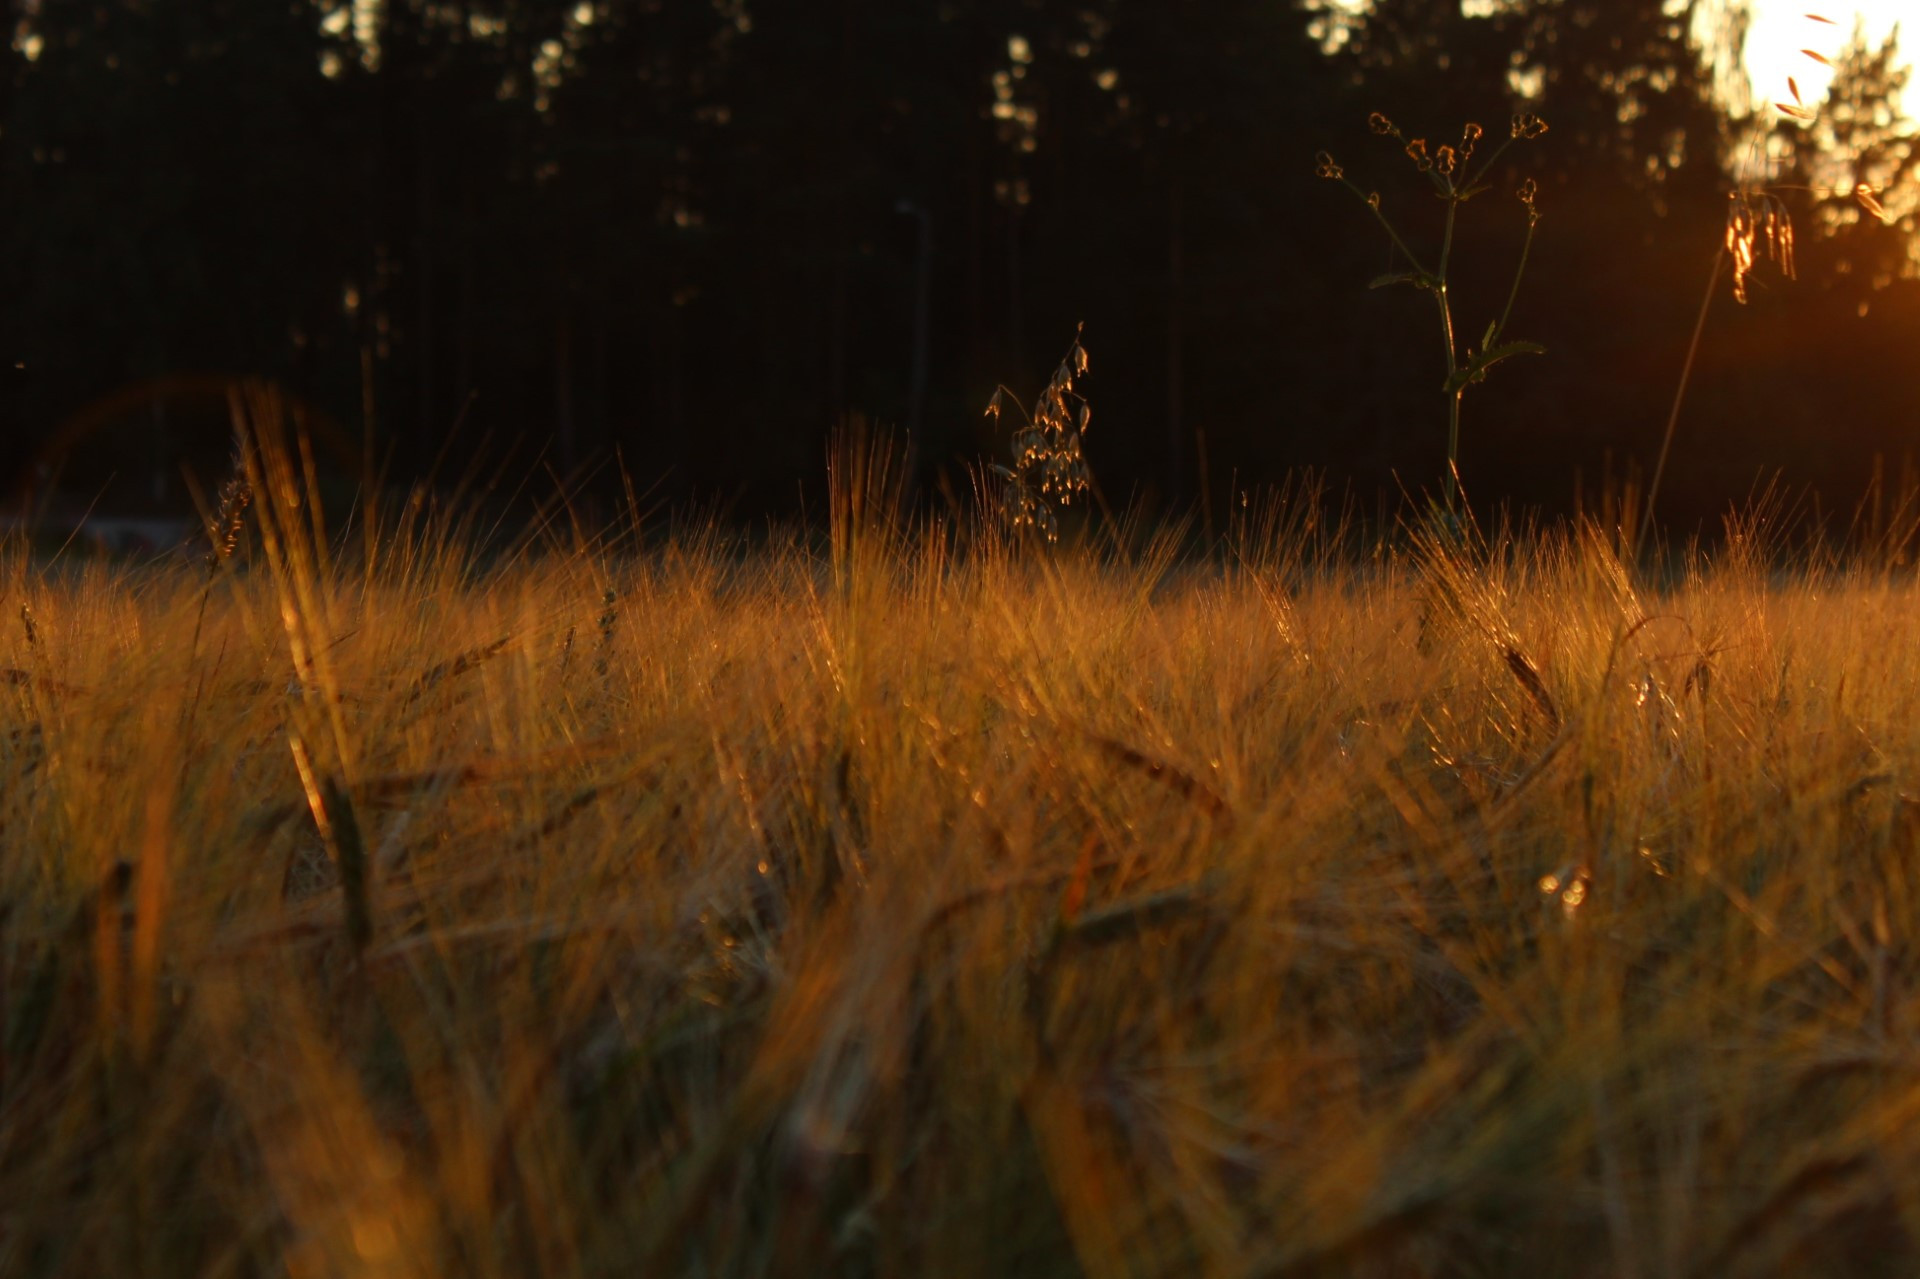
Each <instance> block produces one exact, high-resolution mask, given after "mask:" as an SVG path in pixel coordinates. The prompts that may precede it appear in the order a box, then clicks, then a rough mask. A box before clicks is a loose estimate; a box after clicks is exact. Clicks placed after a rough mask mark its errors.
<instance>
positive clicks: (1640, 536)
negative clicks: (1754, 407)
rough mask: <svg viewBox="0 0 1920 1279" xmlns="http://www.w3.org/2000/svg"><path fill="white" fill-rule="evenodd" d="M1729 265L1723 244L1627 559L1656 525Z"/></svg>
mask: <svg viewBox="0 0 1920 1279" xmlns="http://www.w3.org/2000/svg"><path fill="white" fill-rule="evenodd" d="M1726 265H1727V250H1726V248H1725V246H1724V245H1723V246H1722V247H1721V249H1720V251H1719V252H1718V253H1716V254H1714V255H1713V272H1712V273H1711V274H1710V275H1709V276H1708V277H1707V293H1706V296H1705V297H1703V298H1701V299H1700V314H1699V317H1698V318H1696V319H1695V320H1694V322H1693V339H1692V340H1691V341H1690V342H1688V343H1687V359H1686V363H1684V364H1682V365H1681V366H1680V385H1679V386H1678V387H1676V388H1674V392H1673V409H1672V411H1670V412H1669V413H1668V414H1667V433H1666V435H1665V436H1663V437H1662V438H1661V440H1660V459H1659V461H1657V462H1655V463H1654V465H1653V483H1652V484H1651V485H1649V486H1648V488H1647V505H1646V509H1645V510H1643V511H1642V512H1641V513H1640V527H1639V529H1638V531H1637V532H1635V534H1634V537H1633V542H1632V543H1631V544H1630V545H1629V546H1628V547H1627V562H1628V563H1629V564H1632V563H1635V562H1637V561H1638V559H1639V556H1640V543H1641V542H1643V541H1645V540H1646V536H1647V533H1648V531H1649V530H1650V529H1652V527H1653V503H1654V500H1655V499H1656V498H1658V497H1659V496H1660V481H1661V480H1662V479H1663V478H1664V477H1665V476H1666V473H1667V454H1668V453H1669V452H1670V451H1671V450H1672V448H1673V432H1674V428H1675V427H1676V426H1678V425H1679V422H1680V405H1681V404H1682V403H1683V402H1684V401H1685V400H1686V398H1687V383H1688V382H1689V381H1690V380H1691V379H1692V377H1693V364H1694V360H1695V358H1696V357H1697V356H1698V355H1699V354H1700V334H1701V333H1702V332H1704V331H1705V329H1706V327H1707V311H1708V310H1709V309H1710V308H1711V307H1712V306H1713V293H1714V290H1715V289H1717V288H1719V287H1720V272H1721V271H1722V270H1723V269H1725V267H1726Z"/></svg>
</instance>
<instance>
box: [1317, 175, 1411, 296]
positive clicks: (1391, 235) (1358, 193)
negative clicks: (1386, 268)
mask: <svg viewBox="0 0 1920 1279" xmlns="http://www.w3.org/2000/svg"><path fill="white" fill-rule="evenodd" d="M1340 185H1341V186H1344V187H1345V188H1346V189H1347V190H1349V191H1351V192H1353V197H1354V199H1356V200H1358V201H1360V203H1362V204H1364V205H1366V206H1367V211H1368V212H1370V213H1372V214H1373V216H1374V220H1375V221H1377V222H1378V223H1379V224H1380V226H1381V228H1382V229H1383V230H1385V231H1386V233H1387V238H1388V239H1390V240H1392V241H1393V247H1394V248H1396V249H1398V250H1400V253H1401V256H1403V257H1404V258H1406V260H1407V261H1408V262H1411V263H1412V264H1413V269H1414V270H1415V271H1418V272H1419V273H1420V274H1421V275H1430V274H1432V273H1431V272H1430V271H1428V270H1427V268H1425V267H1423V266H1421V265H1420V259H1419V258H1417V257H1415V256H1414V255H1413V250H1412V249H1409V248H1408V247H1407V242H1406V241H1405V240H1402V239H1401V238H1400V233H1399V232H1398V231H1396V230H1394V229H1393V223H1391V222H1389V221H1387V215H1386V214H1384V213H1382V212H1380V206H1379V204H1377V203H1376V202H1375V199H1374V197H1372V196H1369V195H1368V194H1367V193H1366V192H1365V191H1362V190H1361V189H1360V188H1359V187H1357V186H1355V185H1354V182H1353V179H1352V178H1341V179H1340Z"/></svg>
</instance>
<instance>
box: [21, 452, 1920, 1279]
mask: <svg viewBox="0 0 1920 1279" xmlns="http://www.w3.org/2000/svg"><path fill="white" fill-rule="evenodd" d="M295 469H297V468H296V466H295V464H294V463H293V462H292V461H291V460H290V459H288V458H287V457H285V456H281V455H277V454H276V455H272V456H268V457H266V458H264V459H260V460H258V461H257V462H256V464H255V468H254V472H255V474H254V479H255V487H256V490H257V491H259V492H261V493H262V494H263V496H262V498H261V499H260V500H259V501H257V502H256V503H255V505H254V509H253V510H252V511H250V512H248V513H247V517H246V518H247V520H248V521H249V528H248V531H247V532H246V533H245V535H244V536H242V537H241V538H240V539H239V540H238V543H237V549H236V554H235V555H234V557H233V558H232V559H231V560H230V561H227V562H224V563H220V564H219V565H218V566H217V567H216V568H214V569H212V570H211V571H210V570H209V569H208V568H206V567H204V566H201V565H197V564H196V565H191V566H177V567H169V568H146V569H125V568H113V567H105V566H101V567H92V568H60V567H53V568H49V567H46V566H44V565H37V564H34V563H31V562H29V561H28V560H27V559H25V558H24V557H20V556H15V557H14V558H12V559H11V560H10V561H9V563H8V564H7V565H6V567H5V576H4V582H5V596H4V618H5V630H4V638H0V670H3V671H4V681H5V682H4V685H3V686H0V1001H4V1002H3V1003H0V1026H3V1028H4V1039H0V1273H5V1274H8V1275H62V1276H67V1275H71V1276H79V1275H102V1274H124V1275H157V1276H170V1275H187V1274H192V1275H242V1276H252V1275H282V1274H285V1275H293V1276H334V1275H395V1276H401V1275H405V1276H435V1275H480V1276H510V1275H511V1276H520V1275H531V1274H545V1275H631V1274H643V1275H681V1274H684V1275H727V1276H734V1275H738V1276H748V1275H813V1274H845V1275H876V1276H881V1275H992V1276H1000V1275H1033V1276H1053V1275H1073V1274H1087V1275H1098V1276H1105V1275H1132V1274H1140V1275H1168V1276H1172V1275H1193V1274H1211V1275H1296V1274H1297V1275H1348V1274H1353V1275H1458V1274H1499V1275H1528V1276H1534V1275H1567V1276H1588V1275H1592V1276H1601V1275H1636V1274H1637V1275H1686V1274H1700V1275H1738V1274H1750V1275H1771V1274H1781V1273H1848V1274H1905V1273H1911V1272H1912V1270H1913V1267H1914V1266H1915V1264H1916V1262H1917V1261H1920V1246H1916V1242H1915V1236H1914V1233H1913V1232H1914V1230H1915V1228H1916V1225H1920V1122H1916V1120H1920V1053H1917V1052H1916V1034H1917V1033H1920V991H1917V990H1916V988H1915V976H1916V967H1917V961H1916V956H1915V952H1914V950H1913V946H1912V942H1911V938H1912V936H1913V933H1914V928H1915V923H1916V918H1917V917H1920V882H1916V870H1915V863H1914V851H1915V845H1916V839H1917V838H1920V793H1917V792H1916V791H1915V789H1914V788H1915V784H1916V783H1915V779H1916V777H1917V776H1920V771H1917V770H1920V661H1917V660H1916V650H1915V641H1914V636H1915V634H1916V627H1917V625H1920V593H1916V591H1915V589H1914V586H1913V584H1912V582H1911V573H1910V572H1908V573H1905V574H1897V573H1895V572H1894V571H1892V570H1874V571H1869V570H1868V569H1866V568H1847V569H1842V568H1835V567H1822V568H1817V569H1816V568H1801V569H1798V570H1794V571H1782V570H1781V569H1779V567H1778V566H1775V565H1770V564H1768V563H1767V562H1766V561H1765V560H1764V557H1762V556H1761V555H1760V554H1759V553H1758V552H1757V551H1756V550H1755V549H1754V547H1753V544H1752V543H1751V542H1743V541H1740V540H1735V541H1733V542H1731V543H1729V545H1728V547H1727V549H1725V550H1722V551H1719V552H1715V553H1714V554H1712V555H1703V556H1701V557H1699V558H1698V559H1697V561H1696V562H1695V563H1694V564H1693V566H1692V568H1691V569H1689V570H1687V571H1685V572H1684V573H1679V574H1676V575H1675V576H1674V577H1673V578H1672V579H1671V580H1670V581H1669V582H1668V583H1667V584H1666V585H1663V586H1661V587H1660V588H1658V589H1653V588H1636V586H1635V585H1634V583H1633V577H1632V575H1631V574H1630V573H1629V572H1628V571H1627V570H1626V569H1625V568H1624V567H1623V566H1622V564H1621V562H1620V560H1619V559H1618V558H1616V556H1615V553H1614V551H1613V549H1612V548H1611V545H1610V543H1609V541H1608V540H1607V539H1606V538H1605V537H1603V536H1601V535H1600V534H1599V533H1598V532H1595V531H1592V530H1588V531H1584V532H1583V531H1574V532H1567V533H1539V534H1530V535H1528V536H1527V537H1525V538H1523V539H1520V540H1518V541H1515V542H1510V543H1508V542H1498V541H1496V544H1495V545H1494V546H1492V547H1490V548H1489V547H1485V546H1481V545H1478V544H1474V545H1472V546H1471V547H1470V548H1469V549H1458V548H1457V546H1456V543H1455V542H1454V541H1452V540H1449V539H1446V538H1435V537H1431V536H1429V537H1421V536H1418V535H1415V534H1408V535H1405V536H1402V537H1400V538H1398V539H1396V540H1395V541H1394V542H1393V543H1392V544H1389V545H1386V546H1383V547H1380V548H1362V550H1363V551H1364V552H1366V553H1357V552H1356V551H1355V548H1354V547H1353V546H1352V545H1351V544H1345V545H1334V544H1333V543H1332V542H1331V541H1330V540H1326V539H1322V538H1321V537H1320V535H1318V534H1317V533H1316V532H1315V531H1314V530H1313V529H1312V528H1311V527H1310V521H1308V520H1307V519H1306V518H1304V517H1302V516H1300V515H1299V514H1298V512H1297V511H1296V512H1294V513H1293V514H1291V515H1289V514H1286V513H1284V512H1283V513H1282V514H1281V515H1280V516H1278V517H1276V518H1275V519H1272V520H1269V521H1266V522H1263V523H1262V522H1256V524H1255V526H1253V527H1249V528H1245V529H1240V530H1237V531H1236V533H1235V534H1234V536H1233V537H1232V538H1231V539H1230V541H1231V546H1230V547H1229V553H1227V554H1224V555H1221V556H1218V557H1215V558H1214V559H1212V560H1209V561H1204V562H1203V561H1192V560H1182V559H1178V558H1177V557H1176V556H1174V555H1173V553H1172V551H1171V549H1170V548H1171V543H1158V544H1148V545H1146V546H1145V547H1144V548H1143V549H1136V550H1134V551H1131V552H1128V551H1123V550H1119V549H1108V550H1102V549H1099V548H1098V547H1097V546H1095V547H1082V548H1080V549H1070V548H1061V549H1056V550H1049V549H1048V548H1044V547H1037V546H1026V547H1010V546H1009V545H1007V543H1006V542H1005V541H1003V540H1000V539H996V538H994V537H992V536H988V535H986V534H969V535H967V536H964V537H953V536H948V535H943V534H941V533H939V532H938V531H937V530H935V531H928V530H921V531H918V532H910V533H904V534H895V533H890V532H888V531H887V530H886V528H885V527H884V526H883V525H882V524H881V523H879V522H877V521H872V520H867V519H865V518H863V516H862V512H861V509H860V508H861V505H862V504H861V503H859V502H854V501H849V502H844V503H842V504H841V507H840V510H839V514H838V523H837V528H836V532H835V536H834V538H833V540H832V543H831V545H827V544H824V543H823V544H821V545H819V546H810V545H809V544H807V543H805V542H804V541H801V540H795V541H793V542H791V543H782V542H780V541H778V540H777V539H776V540H773V541H766V540H764V539H763V540H762V541H761V542H760V543H759V544H756V545H755V546H752V547H733V546H729V545H727V544H726V542H725V540H724V539H723V538H722V537H721V536H720V535H719V534H718V533H717V532H714V531H711V530H703V531H695V532H693V533H691V534H688V535H684V536H682V537H680V538H678V539H672V540H668V541H663V542H657V543H653V544H650V545H649V546H648V548H647V549H644V550H612V549H605V548H601V547H598V546H596V545H595V544H592V543H582V544H578V545H575V546H572V547H571V548H569V547H566V546H559V545H555V546H536V547H533V548H530V549H528V550H527V551H525V552H524V553H521V554H518V555H506V556H493V557H479V556H476V555H474V554H472V553H471V552H470V551H469V550H468V549H467V547H468V545H469V543H468V542H467V541H465V540H463V539H462V538H461V537H460V536H458V535H454V534H447V535H444V536H443V535H441V534H438V533H434V532H432V531H429V532H421V531H419V530H418V529H416V530H413V531H411V532H404V531H400V530H396V531H394V532H393V534H392V535H391V536H390V537H389V538H388V539H387V540H386V541H385V542H384V543H381V544H377V545H376V546H375V550H374V551H373V552H372V553H367V554H363V553H362V552H361V551H358V550H356V551H353V552H351V553H343V554H342V555H340V556H339V557H338V558H335V557H332V556H329V555H326V554H322V553H319V552H318V551H317V550H316V539H315V536H314V530H313V525H312V524H311V523H309V522H308V519H307V516H308V510H307V508H306V507H305V506H304V505H302V504H297V503H296V498H297V497H298V495H299V492H300V486H299V485H298V484H297V483H295V482H294V480H293V479H292V476H293V473H294V470H295ZM1449 548H1454V549H1449Z"/></svg>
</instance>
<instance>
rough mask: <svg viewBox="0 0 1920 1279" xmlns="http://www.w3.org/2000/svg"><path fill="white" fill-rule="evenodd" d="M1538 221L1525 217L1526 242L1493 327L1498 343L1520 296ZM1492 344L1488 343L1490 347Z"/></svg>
mask: <svg viewBox="0 0 1920 1279" xmlns="http://www.w3.org/2000/svg"><path fill="white" fill-rule="evenodd" d="M1538 225H1539V220H1538V219H1536V218H1534V217H1533V216H1532V215H1531V214H1529V215H1528V217H1527V241H1526V243H1525V244H1522V245H1521V246H1520V265H1519V266H1517V267H1515V268H1514V270H1513V288H1511V289H1509V290H1508V291H1507V306H1506V309H1505V310H1503V311H1501V312H1500V323H1499V324H1497V325H1495V326H1494V330H1493V340H1494V342H1498V341H1499V340H1500V335H1501V334H1502V333H1505V332H1506V331H1507V321H1508V320H1509V319H1511V318H1513V304H1514V302H1515V300H1516V299H1518V298H1519V296H1520V280H1521V278H1522V277H1523V276H1525V275H1526V273H1527V255H1528V254H1530V253H1532V252H1533V231H1534V228H1535V227H1536V226H1538ZM1492 344H1493V343H1491V342H1490V343H1488V345H1489V346H1491V345H1492Z"/></svg>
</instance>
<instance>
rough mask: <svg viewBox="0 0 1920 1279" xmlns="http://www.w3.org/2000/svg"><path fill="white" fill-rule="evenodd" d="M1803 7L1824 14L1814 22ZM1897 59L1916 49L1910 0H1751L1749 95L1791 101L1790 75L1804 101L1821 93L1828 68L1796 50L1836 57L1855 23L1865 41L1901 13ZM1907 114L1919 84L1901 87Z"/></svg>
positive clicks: (1812, 101) (1919, 93)
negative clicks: (1751, 83) (1821, 19)
mask: <svg viewBox="0 0 1920 1279" xmlns="http://www.w3.org/2000/svg"><path fill="white" fill-rule="evenodd" d="M1809 13H1813V14H1818V15H1819V16H1820V17H1823V18H1828V19H1830V20H1831V21H1830V22H1816V21H1814V20H1813V19H1812V18H1810V17H1808V16H1807V15H1808V14H1809ZM1903 17H1904V18H1907V19H1908V20H1909V21H1907V22H1906V23H1905V24H1904V26H1902V28H1901V33H1900V34H1901V48H1900V52H1901V54H1902V55H1903V59H1904V60H1905V61H1907V62H1908V63H1911V62H1912V61H1913V60H1914V57H1915V55H1916V54H1917V53H1920V21H1915V19H1920V8H1917V7H1916V6H1915V4H1914V0H1833V2H1831V3H1829V2H1827V0H1755V4H1754V15H1753V27H1752V29H1751V30H1750V31H1749V32H1748V35H1747V73H1748V75H1749V76H1750V77H1751V78H1752V80H1753V92H1754V96H1755V97H1756V98H1757V99H1759V100H1760V101H1763V102H1791V101H1792V99H1791V97H1790V96H1789V91H1788V88H1787V79H1788V77H1789V76H1791V77H1792V78H1793V81H1794V83H1795V84H1796V85H1797V86H1798V87H1799V90H1800V97H1801V98H1802V100H1804V101H1805V102H1806V104H1807V105H1808V106H1814V105H1817V104H1818V103H1819V102H1820V100H1821V99H1822V98H1823V97H1824V96H1825V95H1826V92H1827V82H1828V81H1829V80H1831V79H1832V78H1833V74H1832V72H1830V71H1828V70H1827V68H1826V67H1824V66H1821V65H1820V63H1818V62H1816V61H1815V60H1814V59H1812V58H1810V57H1808V56H1807V55H1806V54H1805V53H1803V52H1802V50H1804V49H1811V50H1813V51H1814V52H1815V53H1818V54H1820V55H1821V56H1822V57H1825V58H1833V59H1837V58H1838V57H1839V56H1840V52H1841V50H1842V49H1844V48H1845V47H1846V45H1847V42H1848V41H1849V40H1850V39H1852V38H1853V32H1854V27H1855V24H1856V23H1857V24H1859V25H1861V26H1863V27H1864V28H1865V30H1866V34H1867V40H1868V43H1869V45H1870V46H1872V45H1877V44H1879V43H1880V41H1882V40H1884V39H1886V37H1887V34H1888V32H1890V31H1892V30H1893V28H1894V26H1895V24H1896V23H1899V22H1900V20H1901V19H1902V18H1903ZM1906 103H1907V114H1908V115H1909V116H1912V115H1913V114H1915V113H1916V112H1917V111H1920V86H1916V85H1911V84H1910V85H1908V87H1907V97H1906Z"/></svg>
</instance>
